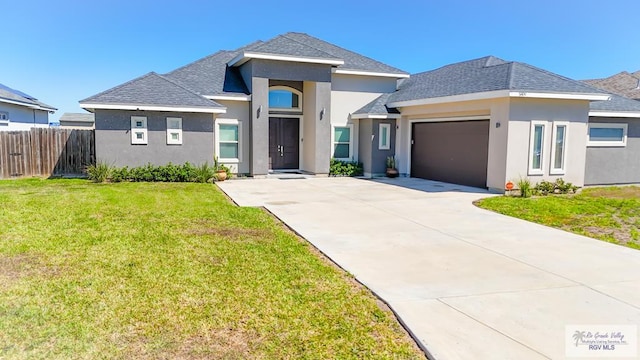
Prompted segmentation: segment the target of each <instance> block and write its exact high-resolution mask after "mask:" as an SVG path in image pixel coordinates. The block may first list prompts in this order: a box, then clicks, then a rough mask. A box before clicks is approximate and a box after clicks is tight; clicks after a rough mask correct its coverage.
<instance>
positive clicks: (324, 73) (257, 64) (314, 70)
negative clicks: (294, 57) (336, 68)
mask: <svg viewBox="0 0 640 360" xmlns="http://www.w3.org/2000/svg"><path fill="white" fill-rule="evenodd" d="M245 67H251V70H250V71H247V70H245V69H244V68H245ZM240 73H241V74H243V78H245V81H247V79H248V77H245V74H247V75H248V74H249V73H250V74H251V76H253V77H261V78H268V79H278V80H292V81H318V82H328V83H331V65H322V64H309V63H297V62H289V61H274V60H257V59H254V60H251V61H249V62H247V63H246V64H243V65H242V66H241V68H240ZM252 92H253V90H252Z"/></svg>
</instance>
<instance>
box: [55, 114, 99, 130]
mask: <svg viewBox="0 0 640 360" xmlns="http://www.w3.org/2000/svg"><path fill="white" fill-rule="evenodd" d="M59 122H60V127H61V128H62V129H78V130H92V129H94V128H95V126H94V122H95V116H94V114H91V113H64V114H62V116H60V120H59Z"/></svg>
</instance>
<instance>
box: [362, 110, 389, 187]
mask: <svg viewBox="0 0 640 360" xmlns="http://www.w3.org/2000/svg"><path fill="white" fill-rule="evenodd" d="M380 124H389V125H391V126H390V130H391V131H390V133H389V140H390V145H391V146H390V147H389V150H380V149H379V148H378V145H379V136H380ZM358 138H359V142H358V154H359V158H358V160H359V161H360V162H362V166H363V169H364V173H365V175H371V176H375V175H382V174H384V173H385V172H386V170H387V166H386V161H387V157H388V156H394V155H395V148H396V121H395V120H393V119H385V120H380V119H376V120H372V119H360V120H359V134H358Z"/></svg>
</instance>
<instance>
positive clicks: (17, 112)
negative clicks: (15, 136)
mask: <svg viewBox="0 0 640 360" xmlns="http://www.w3.org/2000/svg"><path fill="white" fill-rule="evenodd" d="M0 111H1V112H6V113H7V114H8V115H9V122H8V124H6V125H0V131H22V130H29V129H31V128H34V127H36V128H46V127H49V113H48V112H47V111H44V110H34V109H32V108H29V107H26V106H20V105H15V104H8V103H3V102H0Z"/></svg>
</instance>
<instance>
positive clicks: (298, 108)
mask: <svg viewBox="0 0 640 360" xmlns="http://www.w3.org/2000/svg"><path fill="white" fill-rule="evenodd" d="M272 90H284V91H289V92H290V93H292V94H296V95H298V106H297V107H291V108H281V107H272V106H271V104H269V110H270V111H271V110H273V111H289V112H301V111H302V91H299V90H297V89H294V88H292V87H290V86H283V85H274V86H269V90H268V92H267V101H268V100H269V95H270V93H271V91H272Z"/></svg>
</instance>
